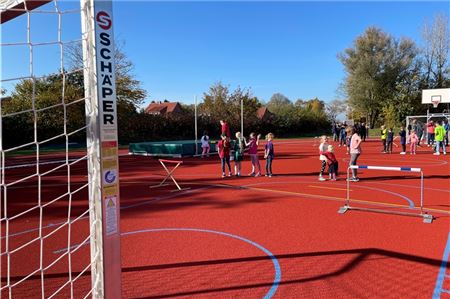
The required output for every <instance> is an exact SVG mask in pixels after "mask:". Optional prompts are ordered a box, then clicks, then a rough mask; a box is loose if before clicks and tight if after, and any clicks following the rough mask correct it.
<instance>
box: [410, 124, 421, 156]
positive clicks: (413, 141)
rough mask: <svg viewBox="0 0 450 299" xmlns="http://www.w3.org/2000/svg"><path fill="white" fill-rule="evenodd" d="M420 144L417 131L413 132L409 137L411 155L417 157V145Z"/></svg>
mask: <svg viewBox="0 0 450 299" xmlns="http://www.w3.org/2000/svg"><path fill="white" fill-rule="evenodd" d="M418 142H419V137H418V136H417V134H416V131H414V130H413V131H411V134H410V135H409V145H410V154H411V155H415V154H416V150H417V143H418Z"/></svg>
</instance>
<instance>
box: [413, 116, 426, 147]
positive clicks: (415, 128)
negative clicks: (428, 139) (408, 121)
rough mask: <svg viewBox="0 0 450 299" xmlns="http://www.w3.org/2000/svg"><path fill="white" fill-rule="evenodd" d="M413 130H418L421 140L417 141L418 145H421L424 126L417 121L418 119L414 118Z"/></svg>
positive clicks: (418, 136)
mask: <svg viewBox="0 0 450 299" xmlns="http://www.w3.org/2000/svg"><path fill="white" fill-rule="evenodd" d="M412 131H415V132H416V134H417V138H418V139H419V141H418V142H417V146H420V140H422V137H423V126H422V123H421V122H420V121H417V119H414V120H413V124H412V128H411V132H412Z"/></svg>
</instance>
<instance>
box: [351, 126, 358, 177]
mask: <svg viewBox="0 0 450 299" xmlns="http://www.w3.org/2000/svg"><path fill="white" fill-rule="evenodd" d="M350 133H351V136H352V137H351V141H350V165H356V162H357V161H358V158H359V156H360V155H361V137H360V136H359V135H358V133H356V130H355V128H354V127H351V129H350ZM349 181H350V182H358V181H359V178H358V170H357V169H352V177H351V178H350V179H349Z"/></svg>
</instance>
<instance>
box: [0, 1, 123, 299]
mask: <svg viewBox="0 0 450 299" xmlns="http://www.w3.org/2000/svg"><path fill="white" fill-rule="evenodd" d="M78 1H79V4H77V5H76V6H74V5H73V3H74V2H72V4H70V1H61V0H2V1H1V2H0V20H1V24H2V35H1V37H2V40H1V53H3V55H2V56H3V58H2V59H3V60H2V63H1V65H2V67H1V68H2V70H1V79H0V84H1V85H0V91H1V94H0V97H1V105H0V183H1V185H0V237H1V241H0V275H1V281H0V299H3V298H30V297H33V298H35V297H40V298H89V297H93V298H120V297H121V252H120V195H119V161H118V132H117V130H118V129H117V99H116V88H115V65H114V33H113V27H114V26H113V25H114V22H113V10H112V0H78ZM66 5H67V6H71V7H70V9H66V8H65V7H66ZM74 15H75V16H78V17H79V18H78V19H79V26H78V29H77V30H78V31H79V32H80V33H81V35H80V36H78V38H76V39H67V36H68V35H69V34H66V32H65V29H66V27H64V26H65V25H68V24H69V25H70V26H72V25H73V22H72V21H73V19H72V17H73V16H74ZM35 17H37V18H46V17H49V18H53V20H56V22H54V24H55V26H57V28H54V32H57V34H56V35H57V36H56V37H50V34H48V36H49V37H48V39H45V40H42V36H46V32H45V29H43V27H42V26H39V25H41V24H37V22H36V21H35V19H34V18H35ZM66 17H67V19H66ZM69 17H70V18H71V19H70V21H68V20H69ZM39 20H41V19H39ZM22 24H25V25H26V26H22ZM35 27H36V28H38V29H40V30H41V31H42V30H44V32H37V30H38V29H36V28H35ZM20 30H22V31H23V32H20ZM49 31H51V30H50V28H49ZM8 37H12V38H11V39H8ZM20 38H22V40H19V39H20ZM79 44H81V45H82V55H83V58H82V60H83V61H82V63H81V64H82V66H81V67H80V68H78V69H69V68H68V64H67V58H66V56H67V51H68V49H69V48H70V46H72V45H79ZM45 47H54V48H55V49H58V53H59V54H58V55H57V56H54V57H53V58H54V60H55V61H56V65H57V68H56V69H53V70H52V71H51V72H48V69H47V67H48V65H50V63H47V62H46V61H45V59H44V61H38V60H39V58H42V57H44V54H43V55H42V56H41V57H40V56H39V55H38V53H44V52H45V51H42V49H43V48H45ZM24 49H26V51H28V54H27V55H26V57H25V59H18V58H17V57H19V56H18V55H19V53H21V51H24ZM52 49H53V48H52ZM6 55H11V57H10V60H14V59H16V60H17V61H16V63H17V65H19V64H21V63H22V64H26V67H17V68H15V67H13V65H12V64H11V63H10V61H7V58H5V57H6ZM45 55H47V54H45ZM45 57H47V56H45ZM21 58H23V57H21ZM39 68H41V70H39ZM19 72H21V73H19ZM75 74H78V75H80V76H81V75H82V76H83V81H84V84H83V86H84V87H82V88H81V89H80V90H81V91H80V92H81V94H80V95H79V97H78V98H76V99H74V98H73V94H72V93H71V92H73V90H74V89H73V88H72V89H71V87H70V84H72V83H70V82H69V81H70V78H72V77H71V76H73V75H75ZM83 81H82V82H83ZM49 82H56V83H54V84H55V85H54V86H56V87H54V89H52V93H45V92H42V91H41V89H42V86H46V84H50V83H49ZM80 84H82V83H80ZM17 86H20V87H21V88H22V90H21V91H20V90H19V91H18V90H17ZM83 89H84V93H83ZM24 90H26V91H28V92H23V91H24ZM55 90H57V91H58V93H55V92H54V91H55ZM50 100H51V101H52V102H51V103H50V104H48V103H49V102H50ZM17 104H19V105H17ZM83 107H84V111H85V122H84V123H83V118H81V123H82V124H78V123H76V122H75V121H74V120H77V119H76V118H74V117H73V116H72V114H73V113H75V112H74V111H78V112H79V111H80V110H79V108H81V109H83ZM77 109H78V110H77ZM81 113H82V112H81ZM53 116H54V118H55V119H54V120H53V118H52V117H53ZM59 116H60V118H58V117H59ZM72 117H73V118H72ZM19 119H20V120H24V126H25V125H28V126H29V131H26V132H30V134H29V135H30V136H20V137H21V138H18V139H14V138H15V136H14V134H11V133H10V132H11V130H12V128H13V127H14V124H15V123H17V121H16V120H19ZM50 120H51V121H53V122H54V123H58V124H60V128H59V129H57V130H54V132H52V131H51V130H49V129H47V131H45V132H44V131H43V130H42V129H41V126H42V125H43V124H45V125H48V123H50ZM78 120H79V118H78ZM77 124H78V125H77ZM50 134H51V135H50ZM81 135H82V136H84V135H85V136H86V139H85V146H82V147H81V148H80V149H78V150H77V151H76V152H74V151H71V150H70V149H71V145H72V144H73V142H72V140H73V139H74V138H75V137H76V136H81ZM17 140H24V141H21V143H18V142H17ZM56 143H61V144H62V147H63V150H62V151H61V152H57V154H51V153H50V154H45V153H44V152H45V150H46V148H48V147H50V146H52V145H54V144H56ZM17 157H19V158H17ZM24 161H25V162H24ZM82 171H84V175H83V174H80V172H82ZM49 182H53V184H52V185H50V184H49ZM22 202H23V203H22ZM61 211H63V212H61ZM61 215H63V217H61ZM88 244H89V246H85V245H88ZM89 248H90V250H89ZM25 257H27V258H28V259H27V258H25ZM77 259H78V260H77ZM84 259H86V262H85V263H82V262H84Z"/></svg>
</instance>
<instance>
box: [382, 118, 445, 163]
mask: <svg viewBox="0 0 450 299" xmlns="http://www.w3.org/2000/svg"><path fill="white" fill-rule="evenodd" d="M427 130H428V138H427V139H428V140H427V141H428V146H433V147H434V148H435V150H434V155H440V149H442V153H443V154H444V155H446V154H447V151H446V145H448V134H449V126H448V122H445V124H443V123H442V121H438V122H437V123H436V124H434V122H433V121H430V122H429V123H428V124H427ZM398 134H399V135H398V136H396V137H394V130H393V129H392V128H389V129H386V127H385V126H384V125H383V126H381V142H382V144H383V149H382V151H381V152H382V153H388V154H391V153H392V145H395V146H397V145H396V144H395V143H394V140H395V139H397V138H398V137H400V145H401V147H402V151H401V152H400V154H401V155H405V154H406V144H407V143H409V144H410V154H411V155H415V154H416V152H417V147H418V146H420V140H421V137H422V131H420V129H418V128H416V126H412V127H411V130H410V131H409V135H408V134H407V132H406V130H405V128H404V127H401V128H400V131H399V133H398Z"/></svg>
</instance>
